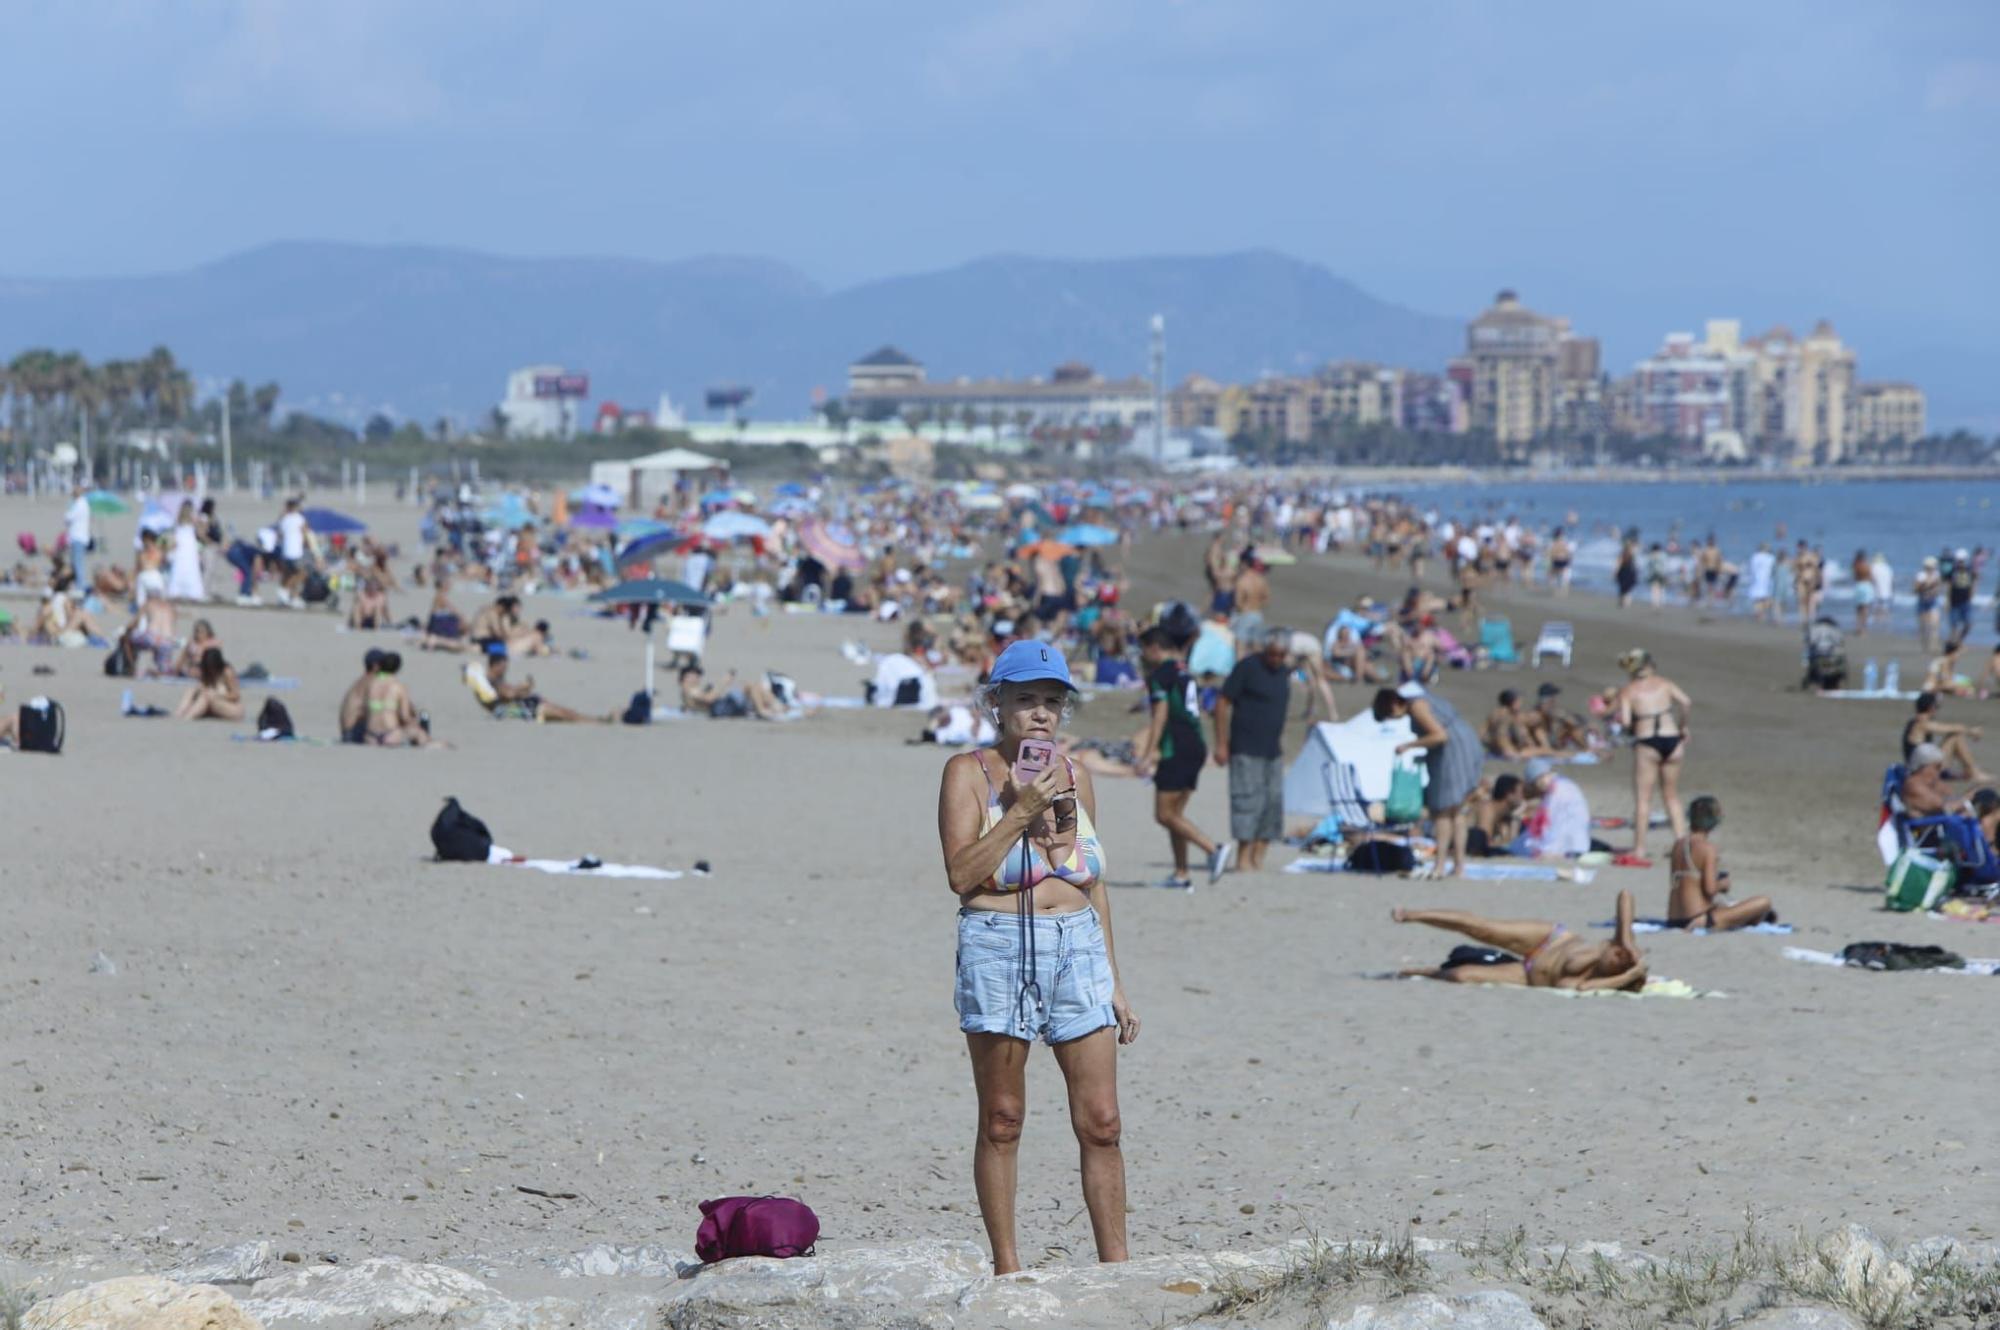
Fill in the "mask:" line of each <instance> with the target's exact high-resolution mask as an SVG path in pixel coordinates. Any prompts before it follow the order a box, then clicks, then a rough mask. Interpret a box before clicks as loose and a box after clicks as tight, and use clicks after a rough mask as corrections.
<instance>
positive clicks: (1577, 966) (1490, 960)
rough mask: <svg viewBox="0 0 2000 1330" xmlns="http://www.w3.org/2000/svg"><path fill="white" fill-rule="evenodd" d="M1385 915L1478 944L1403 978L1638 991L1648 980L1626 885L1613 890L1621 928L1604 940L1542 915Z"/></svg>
mask: <svg viewBox="0 0 2000 1330" xmlns="http://www.w3.org/2000/svg"><path fill="white" fill-rule="evenodd" d="M1389 917H1390V918H1391V919H1394V920H1395V921H1396V922H1397V923H1399V924H1429V925H1430V926H1431V927H1433V928H1444V929H1449V930H1451V931H1452V932H1454V933H1463V934H1465V935H1466V936H1467V937H1469V938H1471V939H1472V940H1473V941H1474V942H1476V943H1478V944H1479V946H1477V947H1456V948H1453V950H1452V953H1451V956H1450V957H1449V958H1448V959H1447V960H1446V961H1445V963H1444V964H1443V965H1440V966H1437V967H1435V968H1433V969H1421V970H1404V971H1403V972H1402V973H1403V974H1404V975H1405V976H1406V977H1410V976H1414V977H1418V978H1424V979H1444V980H1448V981H1450V982H1452V983H1456V984H1525V985H1527V986H1528V987H1529V988H1572V989H1576V990H1578V991H1581V992H1586V993H1589V992H1598V991H1602V990H1608V989H1609V990H1620V991H1624V992H1629V993H1636V992H1638V991H1639V990H1640V989H1642V988H1644V987H1645V986H1646V953H1645V952H1643V951H1641V950H1640V949H1639V944H1638V943H1637V942H1636V941H1634V940H1633V936H1632V920H1633V918H1634V908H1633V904H1632V893H1631V892H1629V891H1621V892H1619V893H1618V930H1617V932H1616V933H1615V934H1614V935H1613V936H1612V938H1611V940H1610V941H1608V942H1592V941H1589V940H1587V939H1585V938H1581V937H1578V936H1577V935H1576V934H1575V933H1572V932H1570V931H1569V930H1568V929H1567V928H1565V927H1563V926H1562V925H1561V924H1552V923H1548V922H1547V921H1545V920H1541V919H1487V918H1483V917H1481V916H1479V915H1476V914H1468V913H1467V912H1466V911H1464V910H1392V911H1390V912H1389Z"/></svg>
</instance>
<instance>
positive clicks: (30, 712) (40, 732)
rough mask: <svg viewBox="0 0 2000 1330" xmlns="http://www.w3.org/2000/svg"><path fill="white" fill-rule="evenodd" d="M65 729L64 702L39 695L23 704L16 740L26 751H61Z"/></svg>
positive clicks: (23, 750) (22, 749)
mask: <svg viewBox="0 0 2000 1330" xmlns="http://www.w3.org/2000/svg"><path fill="white" fill-rule="evenodd" d="M63 730H64V717H63V705H62V703H60V702H57V701H54V700H53V699H51V698H46V697H38V698H35V699H34V700H33V701H31V702H29V703H27V704H25V705H24V706H22V708H21V716H20V720H19V722H18V727H17V728H16V730H15V734H16V736H17V738H16V739H15V742H16V743H17V744H19V745H20V748H21V751H22V752H24V753H60V752H61V751H62V746H63Z"/></svg>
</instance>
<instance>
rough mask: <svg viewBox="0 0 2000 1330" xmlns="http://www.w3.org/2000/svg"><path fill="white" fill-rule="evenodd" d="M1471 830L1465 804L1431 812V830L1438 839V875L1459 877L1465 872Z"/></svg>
mask: <svg viewBox="0 0 2000 1330" xmlns="http://www.w3.org/2000/svg"><path fill="white" fill-rule="evenodd" d="M1470 830H1471V828H1470V827H1469V826H1467V825H1466V821H1465V805H1464V804H1460V805H1459V806H1458V807H1456V808H1452V809H1448V810H1446V811H1445V812H1442V813H1433V814H1431V831H1432V833H1433V835H1434V836H1435V837H1436V839H1437V852H1438V871H1437V876H1439V877H1458V876H1459V875H1461V874H1462V873H1464V872H1465V837H1466V834H1467V833H1468V832H1469V831H1470Z"/></svg>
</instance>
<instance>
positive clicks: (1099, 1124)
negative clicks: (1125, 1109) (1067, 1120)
mask: <svg viewBox="0 0 2000 1330" xmlns="http://www.w3.org/2000/svg"><path fill="white" fill-rule="evenodd" d="M1071 1125H1072V1126H1073V1127H1074V1128H1075V1129H1076V1139H1077V1140H1078V1141H1080V1142H1082V1143H1083V1144H1084V1145H1088V1146H1092V1147H1094V1148H1096V1149H1100V1150H1112V1149H1116V1148H1117V1146H1118V1142H1119V1140H1120V1138H1121V1135H1122V1132H1123V1124H1122V1123H1121V1122H1120V1121H1119V1117H1118V1104H1117V1102H1116V1101H1112V1102H1110V1103H1103V1104H1089V1105H1084V1106H1082V1107H1081V1108H1079V1109H1078V1110H1077V1111H1076V1113H1075V1114H1074V1115H1073V1117H1072V1119H1071Z"/></svg>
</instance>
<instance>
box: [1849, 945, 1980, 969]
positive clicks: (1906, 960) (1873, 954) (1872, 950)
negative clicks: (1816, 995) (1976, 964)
mask: <svg viewBox="0 0 2000 1330" xmlns="http://www.w3.org/2000/svg"><path fill="white" fill-rule="evenodd" d="M1840 959H1841V960H1843V961H1845V962H1846V963H1847V964H1849V965H1852V966H1856V967H1858V968H1860V969H1863V970H1963V969H1964V968H1965V957H1963V956H1961V955H1959V954H1958V953H1957V952H1955V951H1946V950H1945V949H1944V948H1943V947H1933V946H1928V945H1926V946H1916V945H1913V944H1911V943H1908V942H1850V943H1848V944H1847V945H1846V946H1844V947H1842V948H1841V949H1840Z"/></svg>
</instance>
